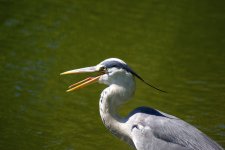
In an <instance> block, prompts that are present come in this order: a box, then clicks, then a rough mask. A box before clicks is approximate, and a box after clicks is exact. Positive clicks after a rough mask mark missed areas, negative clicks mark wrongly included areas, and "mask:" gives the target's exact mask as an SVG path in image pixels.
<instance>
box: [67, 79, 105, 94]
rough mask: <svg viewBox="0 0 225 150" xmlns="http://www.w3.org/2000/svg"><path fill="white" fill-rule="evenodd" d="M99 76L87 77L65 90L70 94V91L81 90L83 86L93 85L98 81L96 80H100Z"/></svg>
mask: <svg viewBox="0 0 225 150" xmlns="http://www.w3.org/2000/svg"><path fill="white" fill-rule="evenodd" d="M100 76H101V75H99V76H97V77H88V78H86V79H84V80H82V81H79V82H77V83H74V84H72V85H70V86H69V89H68V90H67V92H71V91H74V90H77V89H81V88H83V87H85V86H88V85H90V84H92V83H95V82H97V81H98V79H99V78H100Z"/></svg>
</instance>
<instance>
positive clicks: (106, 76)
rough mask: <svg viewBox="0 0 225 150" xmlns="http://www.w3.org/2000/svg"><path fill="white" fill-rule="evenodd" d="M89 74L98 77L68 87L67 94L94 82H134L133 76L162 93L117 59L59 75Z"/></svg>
mask: <svg viewBox="0 0 225 150" xmlns="http://www.w3.org/2000/svg"><path fill="white" fill-rule="evenodd" d="M91 72H97V73H98V75H97V76H95V77H88V78H86V79H84V80H82V81H80V82H77V83H75V84H73V85H71V86H69V89H68V90H67V92H70V91H74V90H77V89H80V88H83V87H85V86H87V85H90V84H92V83H95V82H99V83H103V84H107V85H110V84H120V83H121V81H125V82H126V79H129V80H128V81H127V82H129V81H134V76H135V77H137V78H139V79H140V80H141V81H143V82H144V83H146V84H148V85H149V86H151V87H153V88H155V89H157V90H159V91H162V90H160V89H158V88H156V87H154V86H152V85H150V84H149V83H147V82H145V81H144V80H143V79H142V78H141V77H140V76H139V75H138V74H136V73H135V72H134V71H133V70H132V69H131V68H130V67H129V66H128V65H127V64H126V63H125V62H124V61H122V60H120V59H118V58H109V59H106V60H104V61H102V62H100V63H99V64H97V65H96V66H91V67H85V68H80V69H74V70H70V71H66V72H63V73H61V75H65V74H79V73H91ZM162 92H164V91H162Z"/></svg>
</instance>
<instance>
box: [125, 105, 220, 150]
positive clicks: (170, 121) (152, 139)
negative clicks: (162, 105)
mask: <svg viewBox="0 0 225 150" xmlns="http://www.w3.org/2000/svg"><path fill="white" fill-rule="evenodd" d="M129 122H132V123H133V124H134V125H133V127H132V129H131V135H132V140H133V142H134V144H135V146H136V148H137V149H138V150H139V149H140V150H171V149H173V150H222V147H220V146H219V145H218V144H217V143H216V142H214V141H213V140H211V139H210V138H208V137H207V136H206V135H205V134H204V133H202V132H201V131H199V130H198V129H196V128H195V127H193V126H192V125H190V124H188V123H186V122H184V121H183V120H181V119H179V118H177V117H174V116H171V115H169V114H166V113H162V112H160V111H158V110H155V109H152V108H147V107H140V108H137V109H136V110H134V111H133V112H132V113H131V114H130V116H129Z"/></svg>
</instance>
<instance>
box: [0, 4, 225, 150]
mask: <svg viewBox="0 0 225 150" xmlns="http://www.w3.org/2000/svg"><path fill="white" fill-rule="evenodd" d="M0 23H1V24H0V72H1V78H0V83H1V84H0V85H1V88H0V89H1V92H0V133H1V135H0V149H2V150H14V149H18V150H26V149H27V150H30V149H33V150H34V149H35V150H40V149H48V150H79V149H85V150H93V149H96V150H99V149H109V150H110V149H112V150H114V149H117V150H119V149H120V150H124V149H131V148H130V147H129V146H128V145H126V144H125V143H123V142H121V141H119V140H118V139H117V138H115V137H114V136H112V135H111V134H110V133H109V132H108V131H107V130H106V129H105V127H104V125H103V124H102V122H101V119H100V117H99V112H98V99H99V94H100V92H101V90H102V89H104V87H105V86H104V85H98V84H95V85H91V86H89V87H87V88H85V89H83V90H79V91H77V92H72V93H65V90H66V88H67V86H68V85H70V84H72V83H74V82H76V81H79V80H80V79H83V78H84V77H86V76H85V75H78V76H63V77H62V76H59V73H60V72H63V71H66V70H70V69H74V68H79V67H84V66H91V65H95V64H97V63H99V62H100V61H102V60H103V59H105V58H109V57H118V58H121V59H123V60H125V61H126V62H127V63H128V64H129V65H130V66H131V67H132V68H133V69H134V70H135V71H136V72H138V73H139V74H140V75H141V76H142V77H143V78H144V79H146V80H147V81H149V82H151V83H152V84H153V85H155V86H157V87H159V88H161V89H164V90H166V91H168V92H169V93H168V94H164V93H160V92H158V91H155V90H154V89H151V88H149V87H147V86H146V85H144V84H143V83H141V82H140V81H137V91H136V95H135V97H134V99H133V100H132V101H130V102H129V103H128V104H127V105H125V106H124V107H122V108H121V112H120V113H121V114H122V115H126V114H127V113H128V112H130V111H131V110H132V109H134V108H135V107H137V106H142V105H145V106H151V107H154V108H157V109H159V110H162V111H164V112H167V113H169V114H173V115H175V116H177V117H180V118H182V119H183V120H185V121H187V122H189V123H191V124H193V125H195V126H196V127H197V128H199V129H200V130H202V131H203V132H205V133H206V134H207V135H208V136H210V137H211V138H213V139H214V140H216V141H217V142H218V143H220V144H221V145H222V146H223V147H225V117H224V115H225V104H224V102H225V99H224V98H225V3H224V2H223V1H220V2H219V1H211V0H204V1H203V0H202V1H201V0H200V1H194V0H183V1H180V0H173V1H158V0H144V1H119V0H118V1H110V0H105V1H97V0H89V1H87V0H82V1H81V0H80V1H78V0H64V1H56V0H38V1H37V0H34V1H32V0H30V1H28V0H19V1H16V0H0Z"/></svg>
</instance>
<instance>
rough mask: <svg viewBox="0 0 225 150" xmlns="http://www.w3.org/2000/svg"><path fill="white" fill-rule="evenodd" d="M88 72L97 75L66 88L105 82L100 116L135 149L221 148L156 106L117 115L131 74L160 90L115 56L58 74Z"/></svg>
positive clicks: (132, 81)
mask: <svg viewBox="0 0 225 150" xmlns="http://www.w3.org/2000/svg"><path fill="white" fill-rule="evenodd" d="M91 72H98V75H97V76H95V77H88V78H87V79H84V80H82V81H80V82H78V83H75V84H73V85H71V86H70V87H69V89H68V90H67V91H68V92H70V91H74V90H77V89H80V88H83V87H85V86H87V85H90V84H92V83H94V82H99V83H103V84H106V85H108V86H107V88H106V89H104V90H103V91H102V93H101V97H100V101H99V110H100V116H101V119H102V121H103V123H104V125H105V126H106V128H107V129H109V130H110V131H111V133H113V134H114V135H116V136H117V137H118V138H120V139H121V140H123V141H125V142H126V143H128V144H129V145H131V146H132V147H134V148H136V149H137V150H222V149H223V148H222V147H221V146H220V145H219V144H217V143H216V142H215V141H213V140H212V139H210V138H209V137H208V136H206V135H205V134H204V133H202V132H201V131H200V130H198V129H197V128H195V127H194V126H192V125H190V124H188V123H187V122H185V121H183V120H181V119H179V118H177V117H175V116H172V115H169V114H166V113H164V112H161V111H159V110H157V109H153V108H150V107H139V108H136V109H135V110H133V111H132V112H131V113H130V114H129V115H128V116H127V117H121V116H120V115H119V114H118V113H117V108H118V107H119V106H121V105H122V104H123V103H125V102H126V101H128V100H129V99H131V97H132V96H133V95H134V92H135V77H137V78H138V79H140V80H141V81H143V82H144V83H146V84H148V85H149V86H151V87H153V88H155V89H157V90H160V89H158V88H156V87H154V86H152V85H151V84H149V83H147V82H146V81H145V80H144V79H143V78H141V77H140V76H139V75H138V74H137V73H135V72H134V71H133V70H132V69H131V68H130V67H129V66H128V65H127V64H126V63H125V62H124V61H122V60H120V59H118V58H109V59H106V60H104V61H102V62H101V63H99V64H97V65H96V66H92V67H85V68H81V69H75V70H70V71H66V72H63V73H61V75H64V74H78V73H91ZM160 91H162V90H160ZM162 92H164V91H162Z"/></svg>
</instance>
